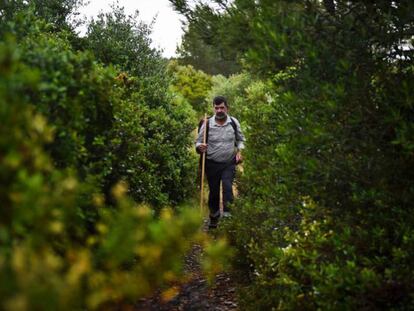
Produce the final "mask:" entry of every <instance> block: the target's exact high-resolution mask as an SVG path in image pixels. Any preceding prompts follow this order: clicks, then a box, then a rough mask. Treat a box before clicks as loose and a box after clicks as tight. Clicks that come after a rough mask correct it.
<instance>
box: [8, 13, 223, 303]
mask: <svg viewBox="0 0 414 311" xmlns="http://www.w3.org/2000/svg"><path fill="white" fill-rule="evenodd" d="M1 9H3V8H1ZM23 9H24V8H23V7H22V10H23ZM1 13H3V11H2V12H1ZM8 13H10V11H8ZM1 17H2V20H1V23H2V25H6V26H5V28H2V31H1V32H0V33H1V37H0V73H1V74H0V133H1V135H0V154H1V156H0V176H1V177H0V183H1V187H0V199H1V202H2V207H1V208H0V309H2V310H3V309H5V310H76V309H114V308H124V307H125V308H128V306H132V305H133V303H135V302H136V301H137V299H138V298H140V297H144V296H146V295H149V294H151V293H152V291H154V290H155V289H161V290H167V292H166V293H167V294H166V295H164V296H165V297H168V296H171V295H168V293H171V290H170V291H168V287H169V286H171V284H172V283H174V284H177V282H179V281H180V276H182V272H183V271H182V261H183V260H182V258H183V255H184V254H185V252H186V251H188V250H189V248H190V246H191V244H192V243H194V242H198V243H201V244H204V245H205V246H206V248H207V249H210V250H211V251H210V252H209V253H207V254H206V260H205V262H204V266H205V267H212V266H214V267H220V266H221V263H220V262H218V261H217V260H218V259H219V257H220V256H217V254H224V253H225V252H224V249H225V243H224V242H219V243H217V244H210V243H209V239H208V238H207V237H206V236H205V235H203V234H202V233H201V232H200V222H201V219H200V215H199V212H198V211H194V209H192V210H191V209H189V208H180V213H177V215H175V212H173V210H172V209H171V208H170V209H168V208H163V209H161V208H160V209H157V210H158V212H159V213H155V211H154V205H155V207H160V206H163V207H165V206H168V205H172V204H176V203H179V202H182V201H183V200H184V198H186V197H188V196H189V195H190V194H192V193H191V189H192V187H191V186H190V185H191V183H190V182H189V180H191V178H192V176H191V175H192V174H193V173H192V172H194V171H195V170H194V169H193V168H194V167H195V166H194V164H195V163H194V159H193V157H192V154H191V153H189V152H188V149H189V148H190V147H191V146H192V144H191V143H192V137H191V136H190V133H191V131H192V130H193V126H194V120H193V119H194V111H193V110H192V108H191V107H190V106H189V104H188V103H185V102H181V101H180V100H179V99H174V97H173V96H172V94H169V93H167V92H166V93H165V94H163V95H162V100H161V97H157V96H153V97H148V96H146V94H148V93H150V91H149V90H148V89H145V87H146V86H145V85H146V84H145V83H140V77H135V76H133V75H131V74H128V73H120V69H119V67H113V66H107V67H105V66H104V65H102V64H100V63H98V62H97V61H96V60H95V57H94V55H93V54H92V53H91V52H89V51H81V52H79V51H74V49H73V47H72V45H71V43H70V42H71V41H70V40H69V39H68V36H69V37H72V35H73V33H70V34H69V33H67V32H65V31H63V32H60V31H59V28H56V27H57V25H53V27H51V25H50V24H49V23H46V22H45V21H44V20H39V19H38V18H37V17H36V15H34V14H33V11H30V10H29V11H24V12H23V11H21V12H18V13H17V14H16V15H14V14H10V15H8V14H5V15H3V14H1ZM3 17H4V18H3ZM55 26H56V27H55ZM52 28H53V29H52ZM5 29H7V32H6V31H4V30H5ZM52 30H53V31H52ZM3 31H4V32H3ZM12 38H14V39H12ZM164 74H165V76H167V75H166V73H164ZM159 77H160V79H161V80H162V79H164V78H165V77H164V76H162V73H159ZM153 78H154V79H156V76H155V75H154V76H153ZM162 81H164V80H162ZM165 81H168V79H167V78H165ZM165 81H164V82H165ZM164 82H162V83H164ZM160 83H161V82H160ZM164 90H165V88H164ZM157 98H158V99H159V100H160V101H156V99H157ZM128 194H130V195H131V196H128ZM132 198H133V199H135V200H134V201H133V200H132ZM148 203H154V205H149V204H148Z"/></svg>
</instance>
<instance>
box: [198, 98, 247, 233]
mask: <svg viewBox="0 0 414 311" xmlns="http://www.w3.org/2000/svg"><path fill="white" fill-rule="evenodd" d="M213 108H214V116H213V117H211V118H209V119H208V120H207V128H206V129H205V127H204V124H203V125H202V127H201V129H200V131H199V134H198V137H197V140H196V149H197V151H198V152H199V153H204V152H206V165H205V172H206V175H207V181H208V186H209V189H210V193H209V197H208V207H209V210H210V223H209V228H216V227H217V223H218V220H219V217H220V183H222V188H223V216H229V215H230V210H229V204H230V203H232V202H233V188H232V185H233V181H234V177H235V173H236V164H238V163H240V162H241V161H242V156H241V150H242V149H243V148H244V144H243V142H244V141H245V138H244V136H243V134H242V132H241V128H240V123H239V121H238V120H237V119H235V118H233V117H230V116H229V115H228V114H227V112H228V105H227V100H226V98H225V97H223V96H216V97H215V98H214V99H213ZM204 130H207V142H206V144H203V133H204Z"/></svg>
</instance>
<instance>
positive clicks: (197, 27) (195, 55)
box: [170, 1, 241, 76]
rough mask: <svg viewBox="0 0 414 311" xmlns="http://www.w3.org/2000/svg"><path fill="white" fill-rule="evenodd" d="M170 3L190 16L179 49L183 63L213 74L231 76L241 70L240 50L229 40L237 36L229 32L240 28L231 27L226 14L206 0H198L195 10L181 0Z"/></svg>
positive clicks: (187, 16)
mask: <svg viewBox="0 0 414 311" xmlns="http://www.w3.org/2000/svg"><path fill="white" fill-rule="evenodd" d="M170 2H171V3H172V4H173V5H174V7H175V9H176V10H177V11H179V12H181V13H184V14H185V16H186V18H187V24H186V26H187V27H186V28H187V30H186V32H185V33H184V36H183V40H182V44H181V46H180V47H179V48H178V54H179V58H178V59H179V62H180V63H181V64H184V65H192V66H194V67H195V68H196V69H200V70H202V71H204V72H206V73H208V74H210V75H216V74H222V75H225V76H229V75H231V74H234V73H237V72H239V71H240V68H241V67H240V65H239V63H238V61H239V59H238V56H239V51H238V49H237V48H234V47H233V46H232V44H233V43H234V42H228V39H229V38H235V37H232V36H229V35H228V33H227V32H228V31H231V29H237V28H235V27H229V28H228V27H227V26H228V25H227V19H226V17H225V16H223V15H221V14H218V12H216V11H215V10H214V9H213V8H211V7H210V6H208V5H205V4H203V3H198V4H197V5H196V6H195V8H194V10H189V8H188V7H187V6H184V7H183V6H182V5H183V3H182V2H180V1H170Z"/></svg>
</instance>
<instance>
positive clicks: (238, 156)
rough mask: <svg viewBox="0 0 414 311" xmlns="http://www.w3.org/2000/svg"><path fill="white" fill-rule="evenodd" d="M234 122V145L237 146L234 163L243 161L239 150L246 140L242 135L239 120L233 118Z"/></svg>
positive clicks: (242, 147)
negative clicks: (235, 131)
mask: <svg viewBox="0 0 414 311" xmlns="http://www.w3.org/2000/svg"><path fill="white" fill-rule="evenodd" d="M235 121H236V122H235V123H236V130H237V133H236V147H237V153H236V163H240V162H242V161H243V157H242V154H241V151H242V150H243V149H244V142H245V141H246V138H245V137H244V135H243V132H242V130H241V126H240V122H239V120H237V119H236V120H235Z"/></svg>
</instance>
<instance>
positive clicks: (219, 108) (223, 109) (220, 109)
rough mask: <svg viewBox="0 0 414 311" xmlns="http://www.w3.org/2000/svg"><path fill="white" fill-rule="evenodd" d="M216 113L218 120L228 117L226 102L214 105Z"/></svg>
mask: <svg viewBox="0 0 414 311" xmlns="http://www.w3.org/2000/svg"><path fill="white" fill-rule="evenodd" d="M214 113H215V115H216V119H217V120H224V119H225V118H226V117H227V106H226V105H225V104H224V103H221V104H219V105H214Z"/></svg>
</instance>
